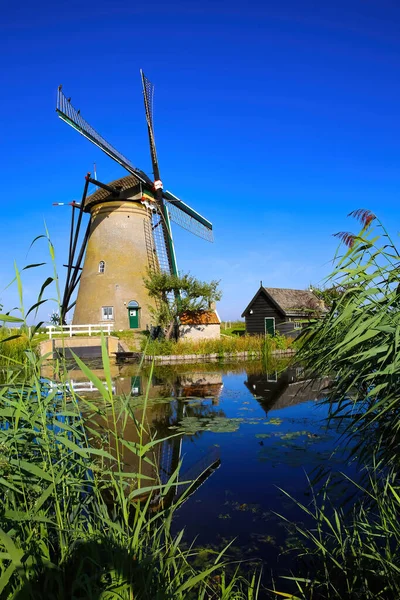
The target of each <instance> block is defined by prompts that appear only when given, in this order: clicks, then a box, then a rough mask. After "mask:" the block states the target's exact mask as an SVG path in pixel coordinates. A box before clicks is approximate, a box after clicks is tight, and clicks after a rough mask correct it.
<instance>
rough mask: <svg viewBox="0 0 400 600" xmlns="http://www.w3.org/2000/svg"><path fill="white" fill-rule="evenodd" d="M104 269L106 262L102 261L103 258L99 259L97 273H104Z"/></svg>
mask: <svg viewBox="0 0 400 600" xmlns="http://www.w3.org/2000/svg"><path fill="white" fill-rule="evenodd" d="M105 270H106V263H105V262H104V260H101V261H100V262H99V273H104V271H105Z"/></svg>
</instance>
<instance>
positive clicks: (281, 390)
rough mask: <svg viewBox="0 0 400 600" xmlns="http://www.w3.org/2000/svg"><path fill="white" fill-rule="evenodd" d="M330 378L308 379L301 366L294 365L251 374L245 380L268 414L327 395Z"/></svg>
mask: <svg viewBox="0 0 400 600" xmlns="http://www.w3.org/2000/svg"><path fill="white" fill-rule="evenodd" d="M329 381H330V380H329V378H328V377H323V378H318V379H306V378H305V375H304V370H303V368H302V367H300V366H292V367H289V368H288V369H286V370H285V371H282V372H280V373H278V372H276V371H273V372H271V373H265V374H249V375H248V376H247V380H246V381H245V382H244V384H245V386H246V387H247V388H248V390H249V391H250V392H251V393H252V394H253V396H254V397H255V398H256V399H257V401H258V402H259V404H260V405H261V406H262V408H263V409H264V410H265V413H266V414H268V413H269V412H270V411H274V410H279V409H282V408H288V407H289V406H295V405H296V404H301V403H302V402H307V401H309V400H320V399H322V398H323V397H324V396H325V391H326V388H327V386H328V385H329Z"/></svg>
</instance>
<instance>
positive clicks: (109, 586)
mask: <svg viewBox="0 0 400 600" xmlns="http://www.w3.org/2000/svg"><path fill="white" fill-rule="evenodd" d="M51 254H52V259H54V249H53V248H52V246H51ZM54 280H55V281H56V279H54V278H52V281H54ZM17 281H18V285H19V287H20V288H21V293H20V298H21V307H20V314H21V318H19V317H15V318H11V317H10V316H9V315H3V317H4V320H5V321H6V322H7V320H8V322H12V321H14V319H15V321H17V322H19V323H21V324H22V326H24V327H25V325H26V323H25V319H26V315H27V314H28V313H29V311H25V310H24V307H23V304H22V286H21V284H20V279H19V274H18V272H17ZM40 301H41V300H39V302H40ZM3 317H2V318H3ZM15 321H14V322H15ZM9 337H10V336H9ZM31 337H32V332H31V334H30V336H28V340H29V344H28V346H29V347H28V349H27V350H25V351H24V352H25V356H26V361H27V362H26V363H21V364H20V369H19V370H18V369H5V370H4V374H3V382H2V385H1V387H0V430H1V459H0V505H1V508H0V596H1V598H30V599H42V598H57V599H58V600H62V599H64V598H65V600H67V599H68V600H69V599H71V598H92V599H94V598H100V597H102V598H105V597H108V598H120V599H124V598H126V600H128V599H129V600H130V599H132V598H135V600H140V599H143V600H147V599H148V598H152V599H155V600H156V599H158V600H172V599H177V600H179V599H184V598H185V599H186V598H188V599H189V598H198V599H199V600H205V599H211V598H213V599H218V598H221V599H222V598H225V599H228V598H229V599H231V598H232V600H245V599H247V600H253V599H255V598H257V597H258V593H259V589H260V578H259V574H258V573H253V574H250V579H249V580H246V579H245V578H244V577H243V576H242V575H241V574H240V573H239V570H238V565H237V564H236V565H234V566H233V572H232V573H230V574H229V575H228V573H227V571H226V569H225V567H226V565H227V556H228V552H229V547H226V548H224V549H223V550H222V551H221V552H218V553H216V554H215V555H214V557H213V561H212V564H211V565H208V566H207V567H204V568H198V567H196V566H195V564H194V560H195V558H196V552H195V550H194V549H193V548H192V547H189V548H186V549H184V548H183V545H182V544H181V542H182V537H183V532H179V533H178V534H175V535H173V534H172V533H171V526H172V522H173V518H174V513H175V511H176V509H177V508H178V507H179V501H178V502H177V503H171V502H170V500H169V499H170V496H171V494H170V492H171V490H172V489H173V488H176V487H177V486H178V485H184V484H185V485H186V487H185V491H184V492H183V495H182V497H181V500H180V501H183V499H184V498H185V495H187V494H189V493H190V491H191V482H185V481H182V482H181V481H178V474H179V469H180V464H178V465H177V467H176V469H175V471H174V472H173V473H172V475H171V476H170V477H169V479H168V480H167V481H164V480H163V478H162V477H161V476H160V473H159V470H158V456H159V449H160V445H161V444H162V443H163V441H164V440H162V439H158V438H157V436H156V435H153V434H152V433H151V431H150V430H149V428H148V426H147V421H146V403H147V400H148V390H147V391H146V394H145V396H144V406H143V407H142V410H141V411H140V413H139V415H140V418H139V417H138V416H137V414H136V413H135V411H134V409H133V408H132V406H131V404H130V399H129V398H119V399H116V398H115V397H114V395H113V389H112V381H111V370H110V364H109V359H108V355H107V351H106V344H105V343H104V340H103V345H102V358H103V368H104V372H105V383H102V382H101V381H100V380H99V379H98V377H97V376H96V374H95V373H94V372H92V371H91V370H90V369H89V368H88V367H87V366H86V365H85V364H84V363H83V362H82V361H81V360H80V359H79V358H78V357H75V360H76V362H77V364H78V366H79V368H80V369H81V370H82V371H83V372H84V373H85V374H86V376H87V377H88V379H89V380H90V381H91V382H92V383H93V385H94V386H95V387H96V388H97V390H98V392H99V400H98V401H96V402H91V401H90V400H88V399H85V398H83V397H78V396H77V395H76V394H75V393H74V391H73V389H71V388H70V386H68V379H67V373H66V364H65V362H64V361H62V360H61V361H57V362H55V363H54V368H55V371H56V373H57V380H58V381H59V383H58V384H57V385H55V384H54V383H53V382H48V381H46V380H43V379H42V377H41V367H42V365H43V362H44V358H39V357H38V356H37V355H36V354H35V352H33V351H32V350H31V346H32V344H31V341H32V339H31ZM8 341H11V340H8ZM25 364H29V369H28V368H24V365H25ZM128 426H129V427H130V431H131V432H132V431H133V434H132V433H131V437H129V436H128V435H127V427H128ZM193 485H195V484H193Z"/></svg>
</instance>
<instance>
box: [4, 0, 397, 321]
mask: <svg viewBox="0 0 400 600" xmlns="http://www.w3.org/2000/svg"><path fill="white" fill-rule="evenodd" d="M399 31H400V6H399V4H398V2H396V1H395V0H393V1H388V0H346V1H343V0H335V2H317V1H313V2H311V1H309V0H304V1H302V0H286V1H282V2H272V1H268V0H267V1H263V2H257V1H254V0H249V1H247V2H238V1H236V0H233V1H232V2H228V1H225V0H222V1H218V0H217V1H215V0H214V1H210V0H206V1H203V2H190V0H188V1H186V2H182V1H177V2H162V3H159V2H157V1H156V2H152V3H141V2H132V1H123V2H122V1H121V0H114V1H111V0H110V1H105V0H97V1H95V2H91V1H87V2H82V1H81V0H79V1H77V0H73V1H68V2H43V1H40V0H38V2H31V1H29V2H28V1H26V0H22V1H20V2H7V3H6V4H4V6H3V7H2V14H1V19H0V57H1V58H0V77H1V82H2V90H1V95H0V134H1V140H2V144H1V149H0V152H1V162H0V164H1V167H0V169H1V175H2V177H1V180H2V185H3V189H2V194H1V238H0V284H1V285H0V287H1V290H0V299H1V301H2V302H3V303H4V304H5V305H6V307H7V308H11V307H12V306H14V305H15V304H16V302H17V300H16V294H15V292H14V291H13V290H12V289H7V290H5V291H3V288H4V287H5V285H6V284H7V283H8V281H9V280H11V279H12V276H13V261H14V259H15V260H16V261H17V263H18V265H19V266H20V267H22V266H24V265H25V264H27V263H29V262H39V261H41V259H43V255H44V250H45V249H44V246H43V245H42V246H40V242H39V243H38V245H37V246H35V247H34V248H33V249H32V250H31V251H30V252H29V254H28V256H27V251H28V248H29V245H30V242H31V241H32V239H33V238H34V237H35V236H36V235H39V234H40V233H42V232H43V222H44V221H46V223H47V226H48V228H49V230H50V234H51V237H52V239H53V242H54V244H55V247H56V253H57V262H58V265H59V268H60V272H61V274H63V271H65V269H63V267H62V264H63V262H65V259H66V252H67V244H68V230H69V209H62V208H53V207H52V203H53V202H69V201H71V200H73V199H79V198H80V195H81V192H82V186H83V183H84V180H83V177H84V175H85V173H86V171H88V170H91V169H92V165H93V162H96V163H97V168H98V177H99V178H100V179H101V180H103V181H107V180H112V179H114V178H115V177H118V176H123V174H124V171H123V170H122V168H120V167H118V165H116V164H114V163H113V161H111V160H110V159H108V158H107V157H106V156H105V155H103V154H102V153H101V152H100V151H99V150H97V149H96V148H95V147H94V146H92V145H91V144H90V143H89V142H87V141H86V140H85V139H84V138H82V137H81V136H79V135H78V134H77V133H76V132H74V131H73V130H72V129H71V128H68V127H67V126H66V125H65V124H64V123H62V122H61V121H60V120H59V119H58V118H57V117H56V114H55V111H54V109H55V99H56V89H57V86H58V84H60V83H62V84H63V86H64V90H65V93H66V94H67V95H68V96H72V102H73V104H74V105H75V106H76V107H77V108H80V109H81V112H82V114H83V116H84V117H85V118H86V119H87V120H88V121H89V122H90V123H91V124H92V125H93V126H95V127H96V128H97V129H98V130H99V131H100V132H101V133H102V134H103V135H104V136H105V137H106V139H108V140H109V141H110V142H111V143H113V144H114V145H115V146H116V147H117V148H118V149H119V150H121V151H122V152H123V153H125V154H126V155H127V156H128V157H129V158H130V159H131V160H132V162H134V164H136V165H137V166H139V167H140V168H142V169H143V170H145V171H147V172H150V157H149V153H148V146H147V137H146V135H147V133H146V126H145V120H144V114H143V106H142V96H141V87H140V77H139V69H140V68H143V69H144V71H145V73H146V74H147V75H148V77H149V78H150V79H151V80H152V81H153V82H154V83H155V85H156V95H155V127H156V141H157V148H158V155H159V160H160V167H161V174H162V179H163V181H164V184H165V187H167V188H168V189H170V190H171V191H173V192H174V193H175V194H177V195H178V196H179V197H181V198H182V199H183V200H184V201H186V202H188V203H189V204H191V205H192V206H193V207H194V208H196V209H197V210H198V211H199V212H201V213H203V214H204V215H205V216H206V217H207V218H209V219H210V220H211V221H212V222H213V224H214V228H215V243H214V244H208V243H207V242H203V241H202V240H199V239H197V238H195V237H194V236H191V235H190V234H187V233H186V232H184V231H182V232H181V231H177V230H178V229H179V228H178V227H176V228H175V239H176V248H177V256H178V264H179V268H180V269H181V270H183V271H190V272H191V273H192V274H194V275H195V276H197V277H199V278H204V279H210V278H215V279H221V286H222V289H223V292H224V297H223V300H222V302H221V303H220V314H221V316H222V318H226V319H233V318H235V317H238V316H239V315H240V313H241V311H242V310H243V308H244V307H245V306H246V304H247V303H248V302H249V300H250V298H251V297H252V295H253V294H254V293H255V291H256V289H257V288H258V285H259V282H260V280H261V279H262V280H263V283H264V285H267V286H277V287H297V288H305V287H307V286H308V285H309V284H310V283H314V284H317V283H319V282H320V281H321V280H322V278H323V277H324V276H325V275H326V274H327V273H328V271H329V260H330V259H331V258H332V255H333V252H334V249H335V247H336V242H335V240H334V238H332V237H331V234H332V233H334V232H336V231H338V230H343V229H349V228H350V229H354V228H355V224H354V225H353V223H352V222H351V221H350V222H348V221H347V220H346V215H347V213H348V212H350V211H351V210H352V209H355V208H361V207H362V208H369V209H371V210H373V211H376V212H377V213H378V215H379V216H380V217H382V219H383V220H384V221H385V223H386V224H387V225H388V226H389V227H390V228H391V229H392V230H393V231H396V232H397V227H398V225H397V224H398V222H399V216H400V215H399V213H400V205H399V182H400V80H399V61H400V36H399ZM48 274H51V273H50V267H49V266H45V267H42V268H41V269H40V270H35V271H27V272H26V274H25V275H26V276H25V277H24V280H25V296H26V304H27V305H30V304H31V303H33V302H34V301H35V298H36V296H37V293H38V291H39V288H40V283H41V282H42V281H43V280H44V279H45V278H46V276H47V275H48ZM49 313H50V307H49V308H44V309H43V310H42V311H41V315H42V317H44V318H47V315H48V314H49Z"/></svg>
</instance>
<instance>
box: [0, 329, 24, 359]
mask: <svg viewBox="0 0 400 600" xmlns="http://www.w3.org/2000/svg"><path fill="white" fill-rule="evenodd" d="M29 348H30V343H29V335H28V334H27V333H26V331H24V330H22V331H21V330H20V328H16V327H14V328H10V327H6V326H3V327H0V365H9V366H10V365H12V364H13V363H14V364H21V363H23V362H25V360H26V351H27V350H29Z"/></svg>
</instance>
